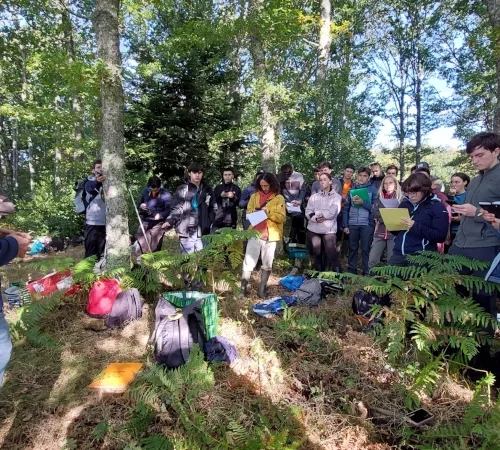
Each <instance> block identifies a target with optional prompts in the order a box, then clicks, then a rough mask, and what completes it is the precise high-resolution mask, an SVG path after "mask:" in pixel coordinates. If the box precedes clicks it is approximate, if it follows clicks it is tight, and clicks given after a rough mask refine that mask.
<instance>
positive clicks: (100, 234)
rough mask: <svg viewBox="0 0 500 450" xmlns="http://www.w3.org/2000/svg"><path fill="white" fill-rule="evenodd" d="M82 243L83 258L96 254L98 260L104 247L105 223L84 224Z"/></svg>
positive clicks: (102, 253)
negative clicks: (83, 244) (83, 247)
mask: <svg viewBox="0 0 500 450" xmlns="http://www.w3.org/2000/svg"><path fill="white" fill-rule="evenodd" d="M84 243H85V258H89V257H90V256H97V260H98V261H99V260H100V259H101V258H102V257H103V256H104V249H105V247H106V225H85V233H84Z"/></svg>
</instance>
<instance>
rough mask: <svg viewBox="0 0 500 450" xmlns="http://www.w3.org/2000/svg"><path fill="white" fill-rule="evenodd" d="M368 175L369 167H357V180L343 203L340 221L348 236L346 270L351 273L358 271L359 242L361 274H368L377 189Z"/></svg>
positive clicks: (369, 173) (369, 172)
mask: <svg viewBox="0 0 500 450" xmlns="http://www.w3.org/2000/svg"><path fill="white" fill-rule="evenodd" d="M370 175H371V169H370V168H369V167H360V168H359V169H358V174H357V181H358V182H357V184H355V185H354V186H353V188H351V190H350V191H349V194H348V195H347V198H346V200H345V204H344V212H343V217H342V221H343V226H344V233H345V234H347V235H348V236H349V266H348V271H349V272H350V273H353V274H357V273H358V250H359V246H360V243H361V255H362V256H361V257H362V270H363V275H368V271H369V269H368V259H369V256H370V247H371V245H372V241H373V233H374V231H375V221H374V220H373V214H372V208H373V204H374V203H375V201H376V199H377V197H378V194H377V189H375V187H373V186H372V184H371V181H370ZM355 192H359V193H360V194H361V193H363V195H364V194H365V193H366V197H365V198H364V199H363V198H362V197H360V196H359V195H357V194H355Z"/></svg>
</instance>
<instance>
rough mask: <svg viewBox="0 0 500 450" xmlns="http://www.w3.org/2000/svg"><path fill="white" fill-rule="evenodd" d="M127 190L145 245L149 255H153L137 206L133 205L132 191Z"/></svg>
mask: <svg viewBox="0 0 500 450" xmlns="http://www.w3.org/2000/svg"><path fill="white" fill-rule="evenodd" d="M127 189H128V192H129V194H130V198H131V199H132V205H134V209H135V213H136V214H137V218H138V219H139V225H140V227H141V230H142V234H144V239H146V244H148V248H149V253H153V250H151V245H150V244H149V240H148V235H147V234H146V230H145V229H144V224H143V223H142V220H141V216H140V214H139V210H138V209H137V206H136V204H135V200H134V196H133V195H132V191H131V190H130V187H128V188H127Z"/></svg>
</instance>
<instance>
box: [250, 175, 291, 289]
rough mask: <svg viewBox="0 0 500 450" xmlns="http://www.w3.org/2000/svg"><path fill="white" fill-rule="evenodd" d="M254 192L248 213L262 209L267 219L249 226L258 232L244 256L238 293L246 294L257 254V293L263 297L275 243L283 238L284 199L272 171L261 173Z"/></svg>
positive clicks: (269, 273)
mask: <svg viewBox="0 0 500 450" xmlns="http://www.w3.org/2000/svg"><path fill="white" fill-rule="evenodd" d="M256 187H257V192H255V193H254V194H252V196H251V197H250V201H249V202H248V207H247V217H248V216H249V215H250V214H251V213H254V212H256V211H263V212H264V213H265V214H266V216H267V219H265V220H264V221H262V222H259V223H256V224H255V225H253V226H251V227H250V228H251V229H254V230H256V231H258V232H259V236H258V237H253V238H251V239H249V241H248V244H247V249H246V252H245V259H244V260H243V273H242V277H241V293H240V296H241V297H245V296H246V295H247V287H248V283H249V281H250V277H251V275H252V271H253V270H254V269H255V266H256V265H257V261H258V260H259V256H260V258H261V260H262V270H261V272H260V289H259V297H261V298H265V297H266V287H267V282H268V280H269V276H270V275H271V270H272V267H273V261H274V254H275V252H276V243H277V242H279V241H281V239H282V238H283V224H284V223H285V220H286V211H285V199H284V198H283V196H282V195H280V185H279V183H278V180H277V179H276V177H275V176H274V175H273V174H271V173H268V172H266V173H264V174H262V176H261V177H260V178H259V180H258V185H257V186H256Z"/></svg>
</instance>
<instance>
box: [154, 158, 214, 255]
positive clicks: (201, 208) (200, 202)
mask: <svg viewBox="0 0 500 450" xmlns="http://www.w3.org/2000/svg"><path fill="white" fill-rule="evenodd" d="M188 174H189V179H188V180H186V181H185V182H184V183H183V184H181V185H180V186H179V187H178V188H177V190H176V191H175V194H174V197H173V199H172V207H171V210H170V215H169V216H168V217H167V220H166V222H165V223H164V224H163V225H162V227H163V228H170V227H171V226H172V227H175V231H176V233H177V235H178V236H179V241H180V245H181V251H182V253H194V252H197V251H200V250H202V249H203V241H202V236H206V235H207V234H210V228H211V227H212V224H213V222H214V219H215V199H214V192H213V190H212V188H211V187H210V186H209V185H207V184H205V183H204V182H203V181H202V180H203V168H202V167H201V165H200V164H199V163H191V164H190V165H189V167H188Z"/></svg>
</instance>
